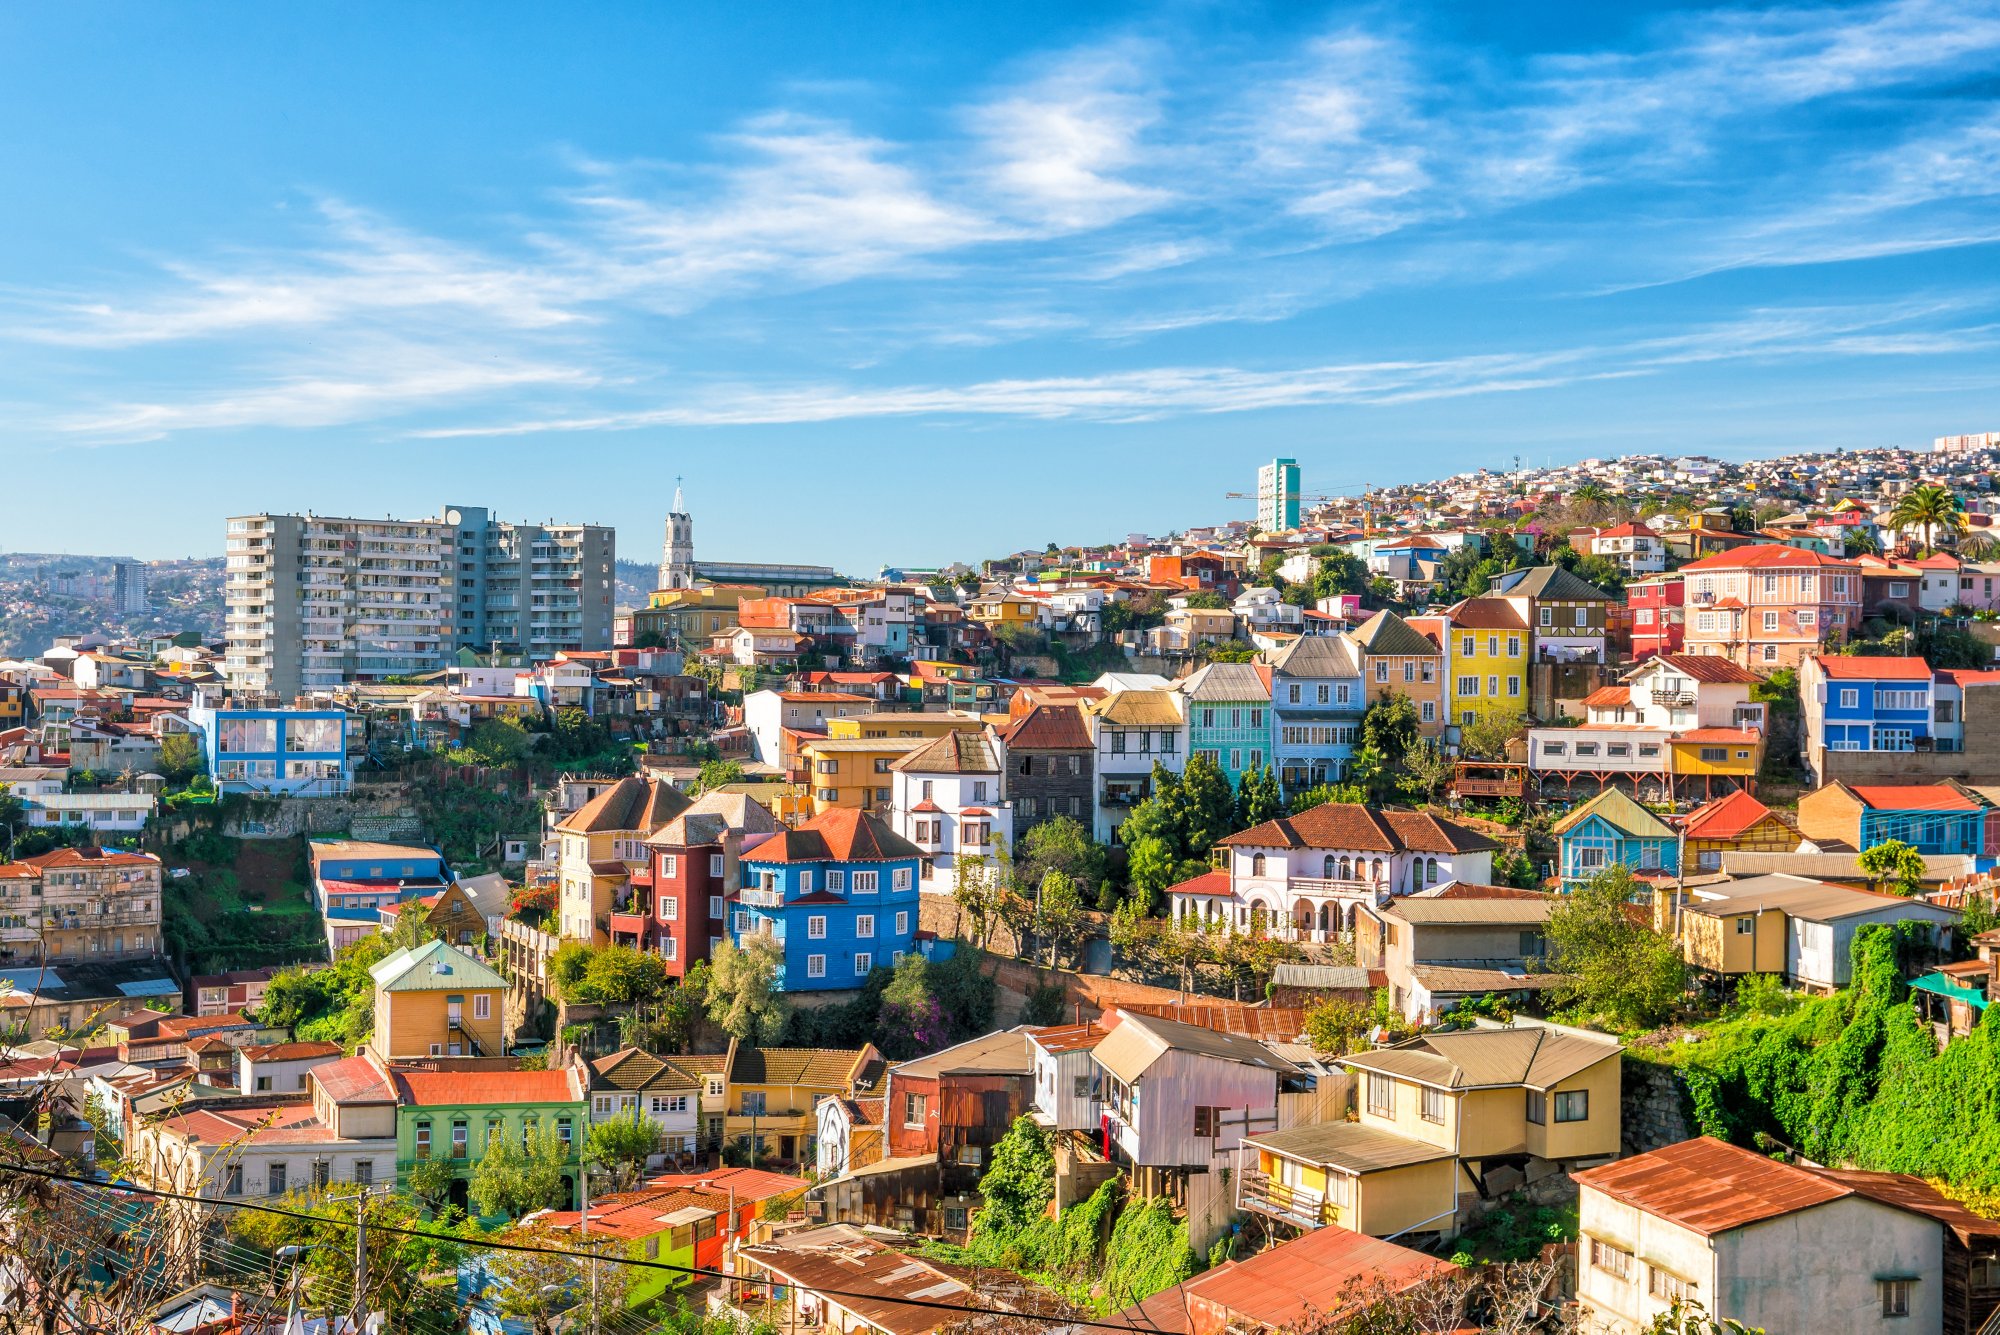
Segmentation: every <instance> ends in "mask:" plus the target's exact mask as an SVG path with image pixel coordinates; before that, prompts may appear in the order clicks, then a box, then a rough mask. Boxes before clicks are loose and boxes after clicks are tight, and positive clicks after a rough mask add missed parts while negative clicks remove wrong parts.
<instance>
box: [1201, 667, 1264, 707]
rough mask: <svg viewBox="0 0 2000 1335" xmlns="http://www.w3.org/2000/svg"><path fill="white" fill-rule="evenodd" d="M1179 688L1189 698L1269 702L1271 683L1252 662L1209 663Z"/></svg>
mask: <svg viewBox="0 0 2000 1335" xmlns="http://www.w3.org/2000/svg"><path fill="white" fill-rule="evenodd" d="M1180 689H1181V692H1182V693H1183V694H1185V695H1186V696H1187V698H1188V699H1190V700H1250V701H1261V702H1263V703H1265V704H1269V703H1270V701H1271V684H1270V682H1268V681H1266V680H1265V679H1264V676H1263V674H1262V673H1261V672H1260V671H1258V669H1257V667H1256V665H1255V664H1252V663H1209V664H1207V665H1205V666H1203V667H1202V668H1201V669H1200V670H1199V671H1197V672H1195V673H1194V674H1193V675H1192V676H1190V677H1188V678H1187V679H1186V680H1185V681H1183V682H1181V684H1180Z"/></svg>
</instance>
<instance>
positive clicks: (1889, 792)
mask: <svg viewBox="0 0 2000 1335" xmlns="http://www.w3.org/2000/svg"><path fill="white" fill-rule="evenodd" d="M1991 810H1992V807H1991V806H1990V805H1989V804H1988V803H1987V801H1986V799H1985V798H1983V797H1981V796H1980V795H1979V794H1978V793H1977V792H1975V791H1973V790H1972V789H1970V788H1967V787H1966V786H1965V785H1963V784H1959V783H1954V782H1951V781H1949V780H1947V781H1946V782H1944V783H1910V784H1886V783H1885V784H1862V783H1854V784H1849V783H1830V784H1827V785H1826V786H1825V787H1823V788H1820V789H1818V790H1816V791H1814V792H1810V793H1807V794H1806V795H1805V796H1804V797H1802V798H1800V799H1799V833H1800V834H1802V835H1804V836H1805V837H1806V838H1807V839H1808V840H1810V841H1811V842H1812V843H1814V844H1817V845H1822V846H1824V845H1827V844H1834V845H1839V844H1845V845H1847V846H1848V847H1850V848H1853V849H1856V850H1864V851H1865V850H1867V849H1870V848H1873V847H1875V845H1877V844H1883V843H1887V842H1889V841H1890V840H1892V839H1894V840H1897V841H1899V842H1901V843H1905V844H1908V845H1909V846H1910V847H1912V848H1914V849H1916V850H1917V851H1918V852H1919V853H1924V854H1928V855H1930V856H1933V857H1941V856H1952V855H1958V856H1963V857H1969V858H1981V859H1984V858H1985V857H1986V856H1987V847H1988V845H1987V839H1986V822H1987V813H1988V812H1989V811H1991ZM1980 865H1982V866H1985V865H1987V864H1986V863H1984V862H1982V863H1981V864H1980Z"/></svg>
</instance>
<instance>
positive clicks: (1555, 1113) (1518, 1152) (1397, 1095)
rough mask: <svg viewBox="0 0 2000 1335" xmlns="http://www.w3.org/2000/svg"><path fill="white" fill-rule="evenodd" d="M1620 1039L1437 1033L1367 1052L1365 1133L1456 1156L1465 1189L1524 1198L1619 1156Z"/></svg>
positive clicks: (1549, 1028)
mask: <svg viewBox="0 0 2000 1335" xmlns="http://www.w3.org/2000/svg"><path fill="white" fill-rule="evenodd" d="M1621 1051H1622V1048H1621V1046H1620V1045H1619V1043H1618V1041H1617V1040H1616V1039H1613V1038H1609V1037H1606V1036H1604V1035H1601V1034H1592V1033H1589V1032H1586V1031H1584V1030H1580V1029H1569V1028H1563V1027H1559V1026H1556V1025H1547V1024H1538V1023H1535V1022H1533V1021H1525V1020H1524V1021H1518V1022H1516V1023H1515V1024H1514V1025H1513V1026H1508V1027H1503V1026H1498V1025H1492V1024H1490V1023H1489V1022H1484V1021H1482V1022H1481V1023H1480V1027H1478V1028H1476V1029H1463V1030H1458V1031H1456V1032H1451V1033H1433V1034H1426V1035H1424V1036H1423V1037H1421V1038H1416V1039H1412V1040H1410V1041H1409V1042H1407V1043H1399V1044H1397V1045H1396V1046H1394V1047H1388V1048H1379V1049H1376V1050H1374V1051H1372V1052H1361V1053H1356V1054H1354V1055H1353V1056H1350V1057H1343V1058H1341V1062H1342V1064H1344V1065H1346V1066H1348V1067H1350V1068H1352V1069H1353V1070H1354V1071H1355V1072H1356V1073H1357V1074H1358V1075H1359V1076H1360V1077H1361V1092H1360V1098H1359V1100H1358V1102H1359V1106H1360V1111H1361V1116H1360V1122H1359V1125H1361V1126H1364V1127H1369V1128H1372V1129H1374V1130H1377V1131H1383V1132H1388V1133H1391V1134H1393V1135H1396V1136H1400V1137H1402V1138H1404V1139H1406V1140H1410V1141H1416V1142H1420V1143H1422V1144H1426V1145H1431V1146H1435V1147H1437V1148H1439V1149H1444V1150H1448V1151H1451V1152H1452V1153H1453V1154H1454V1155H1455V1156H1456V1158H1457V1161H1458V1178H1457V1181H1458V1190H1459V1191H1461V1192H1466V1191H1476V1192H1478V1193H1480V1195H1482V1196H1491V1195H1494V1194H1496V1193H1499V1192H1505V1191H1509V1190H1512V1189H1513V1188H1514V1187H1516V1186H1519V1185H1521V1183H1522V1182H1523V1181H1524V1180H1532V1179H1534V1178H1535V1177H1538V1176H1541V1175H1542V1174H1541V1173H1540V1172H1538V1171H1537V1161H1541V1162H1542V1164H1543V1166H1545V1167H1546V1166H1549V1165H1553V1166H1555V1167H1560V1168H1562V1169H1565V1170H1567V1169H1569V1168H1571V1167H1573V1166H1575V1165H1576V1164H1579V1163H1585V1162H1597V1161H1600V1160H1605V1159H1612V1158H1616V1157H1617V1155H1618V1142H1619V1130H1620V1126H1621V1121H1622V1119H1621V1117H1620V1113H1619V1105H1618V1095H1619V1057H1620V1053H1621Z"/></svg>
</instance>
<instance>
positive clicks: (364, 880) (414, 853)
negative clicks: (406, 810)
mask: <svg viewBox="0 0 2000 1335" xmlns="http://www.w3.org/2000/svg"><path fill="white" fill-rule="evenodd" d="M306 851H307V855H308V856H309V857H310V859H311V861H312V879H313V899H314V901H315V902H316V903H317V904H318V905H319V911H320V917H321V919H322V920H323V923H324V926H325V928H326V944H327V950H328V952H329V953H332V952H337V951H339V950H340V949H341V948H342V947H344V946H351V945H353V944H354V943H355V942H356V941H359V940H360V939H361V938H362V937H364V936H372V935H373V934H374V933H376V932H378V931H380V930H381V927H382V912H381V910H382V906H383V905H385V904H401V903H403V902H405V901H406V900H411V899H418V898H421V897H423V896H425V895H434V894H437V893H438V892H439V891H441V890H443V889H444V888H445V887H446V886H448V885H450V884H451V883H452V882H453V880H454V879H455V878H454V877H453V875H452V870H451V864H449V863H447V862H446V861H445V860H444V854H442V853H440V852H438V851H437V850H436V849H434V848H423V847H420V846H417V845H410V844H377V843H369V842H365V841H362V840H356V839H323V840H314V841H313V842H312V843H311V844H308V845H307V846H306Z"/></svg>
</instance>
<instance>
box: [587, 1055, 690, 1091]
mask: <svg viewBox="0 0 2000 1335" xmlns="http://www.w3.org/2000/svg"><path fill="white" fill-rule="evenodd" d="M700 1084H701V1082H700V1081H698V1080H696V1079H695V1078H694V1077H693V1076H691V1075H689V1074H688V1073H687V1072H686V1071H683V1070H681V1069H680V1068H678V1067H676V1066H671V1065H669V1064H668V1063H666V1062H663V1061H661V1060H660V1059H659V1058H658V1057H655V1056H654V1055H653V1054H652V1053H650V1052H646V1051H643V1050H641V1049H639V1048H621V1049H619V1050H618V1051H617V1052H613V1053H610V1054H609V1055H607V1056H603V1057H598V1058H595V1059H594V1060H592V1061H591V1063H590V1087H591V1088H592V1089H649V1090H650V1089H696V1088H699V1087H700Z"/></svg>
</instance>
